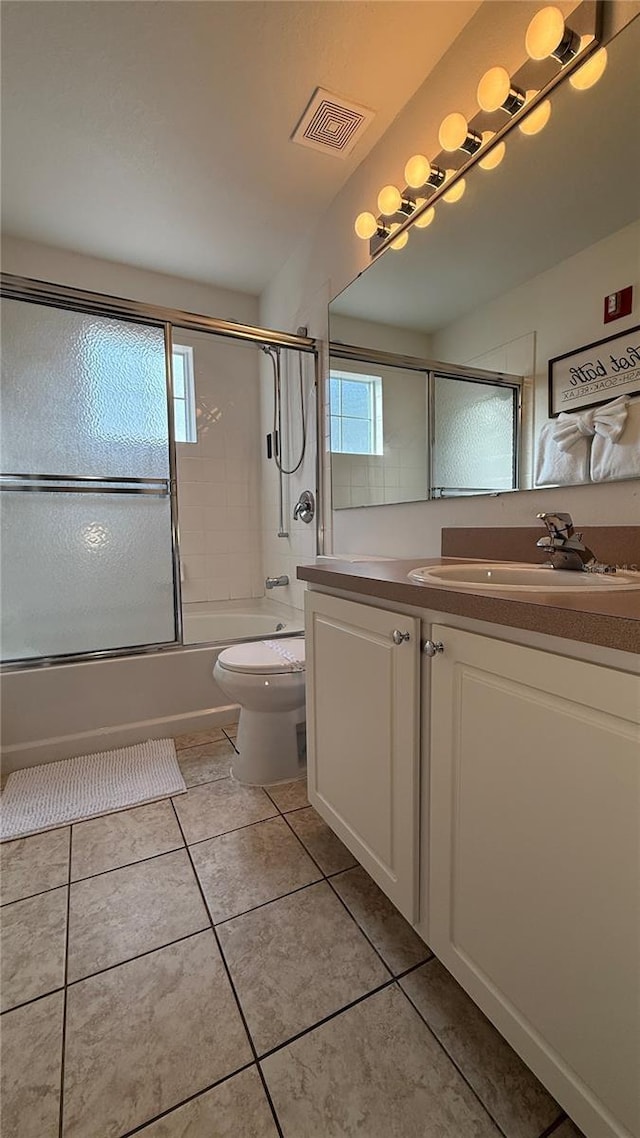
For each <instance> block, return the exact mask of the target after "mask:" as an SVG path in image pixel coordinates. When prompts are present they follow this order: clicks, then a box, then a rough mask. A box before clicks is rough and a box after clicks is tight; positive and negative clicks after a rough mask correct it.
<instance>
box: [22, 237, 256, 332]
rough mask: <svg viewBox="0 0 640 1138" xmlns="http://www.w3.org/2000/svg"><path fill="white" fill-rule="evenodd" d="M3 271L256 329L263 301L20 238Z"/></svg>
mask: <svg viewBox="0 0 640 1138" xmlns="http://www.w3.org/2000/svg"><path fill="white" fill-rule="evenodd" d="M2 271H3V272H4V273H15V274H16V275H18V276H23V277H34V278H35V279H36V280H41V281H52V282H53V283H54V284H62V285H68V286H69V287H71V288H83V289H89V290H90V291H93V292H103V293H108V294H110V295H111V296H120V297H125V298H126V299H127V300H139V301H142V302H143V303H146V304H160V305H164V306H165V307H168V308H182V309H183V310H184V311H186V312H195V313H198V314H199V315H204V316H217V317H218V318H219V319H221V320H235V321H238V322H239V323H242V324H255V323H256V321H257V317H258V298H257V297H255V296H250V295H249V294H248V293H245V292H233V291H231V290H230V289H225V288H216V287H215V286H214V285H205V284H200V283H198V282H197V281H189V280H185V279H184V278H183V277H172V276H169V275H168V274H167V273H152V272H148V271H147V270H146V269H137V268H135V267H134V266H133V265H123V264H121V263H120V262H118V261H104V260H101V259H100V258H98V257H85V256H84V255H83V254H81V253H70V252H69V251H68V250H66V249H56V248H54V247H53V246H51V245H40V244H37V243H36V242H34V241H22V240H21V239H20V238H18V237H7V236H5V235H3V237H2Z"/></svg>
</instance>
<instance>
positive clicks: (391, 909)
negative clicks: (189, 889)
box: [331, 865, 432, 976]
mask: <svg viewBox="0 0 640 1138" xmlns="http://www.w3.org/2000/svg"><path fill="white" fill-rule="evenodd" d="M331 884H332V885H333V887H334V889H335V890H336V891H337V892H338V893H339V894H340V896H341V897H342V900H343V901H344V903H345V905H346V906H347V908H348V910H349V912H350V913H352V914H353V916H354V918H355V919H356V921H357V922H358V924H359V925H360V927H361V928H362V929H364V931H365V932H366V934H367V936H368V937H369V939H370V940H371V941H373V943H374V944H375V946H376V948H377V950H378V952H379V953H380V955H381V957H382V959H383V960H384V962H385V964H387V965H388V966H389V968H390V969H391V971H392V972H393V974H394V976H397V975H398V973H399V972H404V970H405V969H406V968H413V966H414V965H415V964H420V962H421V961H423V960H428V959H429V957H430V956H431V955H432V953H431V950H430V949H429V948H427V945H426V944H425V943H424V941H423V940H421V939H420V937H419V936H418V934H417V933H416V932H414V930H413V929H412V928H411V925H410V924H409V922H408V921H405V919H404V917H403V916H402V914H401V913H399V912H398V910H397V909H396V907H395V905H392V904H391V901H390V900H389V899H388V897H385V895H384V893H383V892H382V890H381V889H379V888H378V886H377V885H376V883H375V881H373V880H372V879H371V878H370V877H369V874H368V873H367V872H366V870H364V869H363V868H362V866H360V865H357V866H356V867H355V869H348V870H347V871H346V873H340V874H338V876H337V877H332V878H331Z"/></svg>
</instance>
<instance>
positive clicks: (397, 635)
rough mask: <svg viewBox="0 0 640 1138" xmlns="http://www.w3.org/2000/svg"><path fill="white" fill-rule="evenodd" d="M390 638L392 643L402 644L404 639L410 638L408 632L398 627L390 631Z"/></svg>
mask: <svg viewBox="0 0 640 1138" xmlns="http://www.w3.org/2000/svg"><path fill="white" fill-rule="evenodd" d="M391 639H392V640H393V643H394V644H402V642H403V641H404V640H411V633H410V632H401V631H400V629H399V628H394V630H393V632H392V633H391Z"/></svg>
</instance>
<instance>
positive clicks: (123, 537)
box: [0, 492, 175, 660]
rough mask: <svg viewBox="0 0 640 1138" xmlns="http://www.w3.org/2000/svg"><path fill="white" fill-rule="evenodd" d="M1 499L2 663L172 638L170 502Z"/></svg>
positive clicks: (89, 497)
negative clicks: (9, 660)
mask: <svg viewBox="0 0 640 1138" xmlns="http://www.w3.org/2000/svg"><path fill="white" fill-rule="evenodd" d="M2 499H3V501H2V507H3V508H2V629H1V636H0V641H1V646H2V658H3V659H5V660H7V659H20V658H24V657H38V656H56V655H61V654H66V653H76V652H87V651H96V650H108V649H110V648H121V647H130V646H134V645H138V644H155V643H163V642H167V641H173V640H174V639H175V627H174V610H173V576H172V558H171V525H170V507H169V498H168V497H163V498H161V497H152V496H150V495H148V496H147V495H144V496H136V495H128V494H111V495H110V494H62V493H58V494H46V493H45V494H34V493H28V492H27V493H5V494H3V495H2Z"/></svg>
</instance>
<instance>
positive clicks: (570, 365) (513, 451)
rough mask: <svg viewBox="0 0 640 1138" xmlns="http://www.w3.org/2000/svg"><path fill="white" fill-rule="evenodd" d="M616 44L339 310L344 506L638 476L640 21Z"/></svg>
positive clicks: (335, 476)
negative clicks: (536, 127)
mask: <svg viewBox="0 0 640 1138" xmlns="http://www.w3.org/2000/svg"><path fill="white" fill-rule="evenodd" d="M607 51H608V66H607V68H606V71H605V72H604V75H603V76H602V78H601V79H600V80H599V82H598V83H597V84H596V85H595V86H594V87H592V88H591V89H589V90H587V91H578V90H575V89H574V87H573V86H572V85H570V83H569V82H567V81H565V82H562V83H561V84H560V85H559V86H558V87H557V88H556V89H555V91H554V92H553V94H552V97H551V99H552V113H551V117H550V119H549V121H548V123H547V124H546V126H545V128H544V129H543V130H542V131H541V133H539V134H537V135H535V136H528V135H525V134H523V133H522V132H521V131H520V130H519V129H517V127H516V128H514V129H512V130H511V131H510V132H509V134H508V136H507V137H506V153H505V156H504V159H503V161H502V162H501V164H500V165H499V166H498V167H497V168H496V169H493V170H486V169H482V168H480V167H479V166H478V165H477V164H476V165H475V166H474V167H473V168H472V169H471V170H470V171H469V173H468V175H467V177H466V192H465V193H464V196H463V197H462V198H461V199H460V200H459V201H457V202H456V203H447V202H444V201H442V200H441V201H440V202H439V203H438V204H437V206H436V211H435V217H434V219H433V222H432V223H431V224H430V225H429V226H428V228H422V229H418V228H416V227H415V226H414V227H413V228H412V229H411V230H410V231H409V240H408V243H407V245H406V247H405V248H403V249H402V250H401V251H397V252H396V251H394V250H393V249H390V250H388V251H387V252H385V253H383V254H382V255H381V256H380V257H379V258H378V259H377V260H376V261H375V262H374V263H373V264H372V265H371V266H369V268H367V269H366V270H365V271H364V272H363V273H362V274H361V275H360V276H359V277H358V278H357V279H356V280H355V281H354V282H353V283H352V284H351V285H349V287H348V288H346V289H345V290H344V292H342V293H341V294H340V295H339V296H338V297H336V299H335V300H334V301H333V302H332V303H331V305H330V310H329V314H330V340H331V357H330V370H331V380H330V414H331V451H332V455H331V466H332V491H333V506H334V509H340V508H345V507H349V506H362V505H379V504H382V503H390V502H402V501H416V500H426V499H429V498H436V497H455V496H461V495H468V494H481V493H494V494H495V493H502V492H505V491H510V490H525V489H530V488H532V487H538V486H557V485H573V484H580V483H591V482H602V481H609V480H621V479H628V478H637V477H640V331H639V330H638V325H639V324H640V319H639V316H638V313H639V311H640V306H639V302H640V279H639V278H640V272H639V269H640V116H639V115H638V107H639V106H640V68H639V67H638V59H639V58H640V18H636V19H635V20H634V21H632V22H631V23H630V24H629V25H628V26H627V27H626V28H625V29H624V30H623V31H622V32H620V33H619V35H618V36H617V37H616V38H615V39H614V40H613V41H612V42H611V43H610V44H609V45H608V48H607ZM628 286H632V288H633V305H632V309H631V311H630V312H629V313H627V314H625V315H623V316H620V317H616V318H614V319H612V320H611V321H610V322H605V320H604V316H605V297H607V296H609V295H610V294H614V293H618V292H620V291H621V290H626V289H628ZM627 296H628V293H625V294H624V297H623V301H624V300H625V299H626V297H627ZM613 315H614V316H615V314H613Z"/></svg>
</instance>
